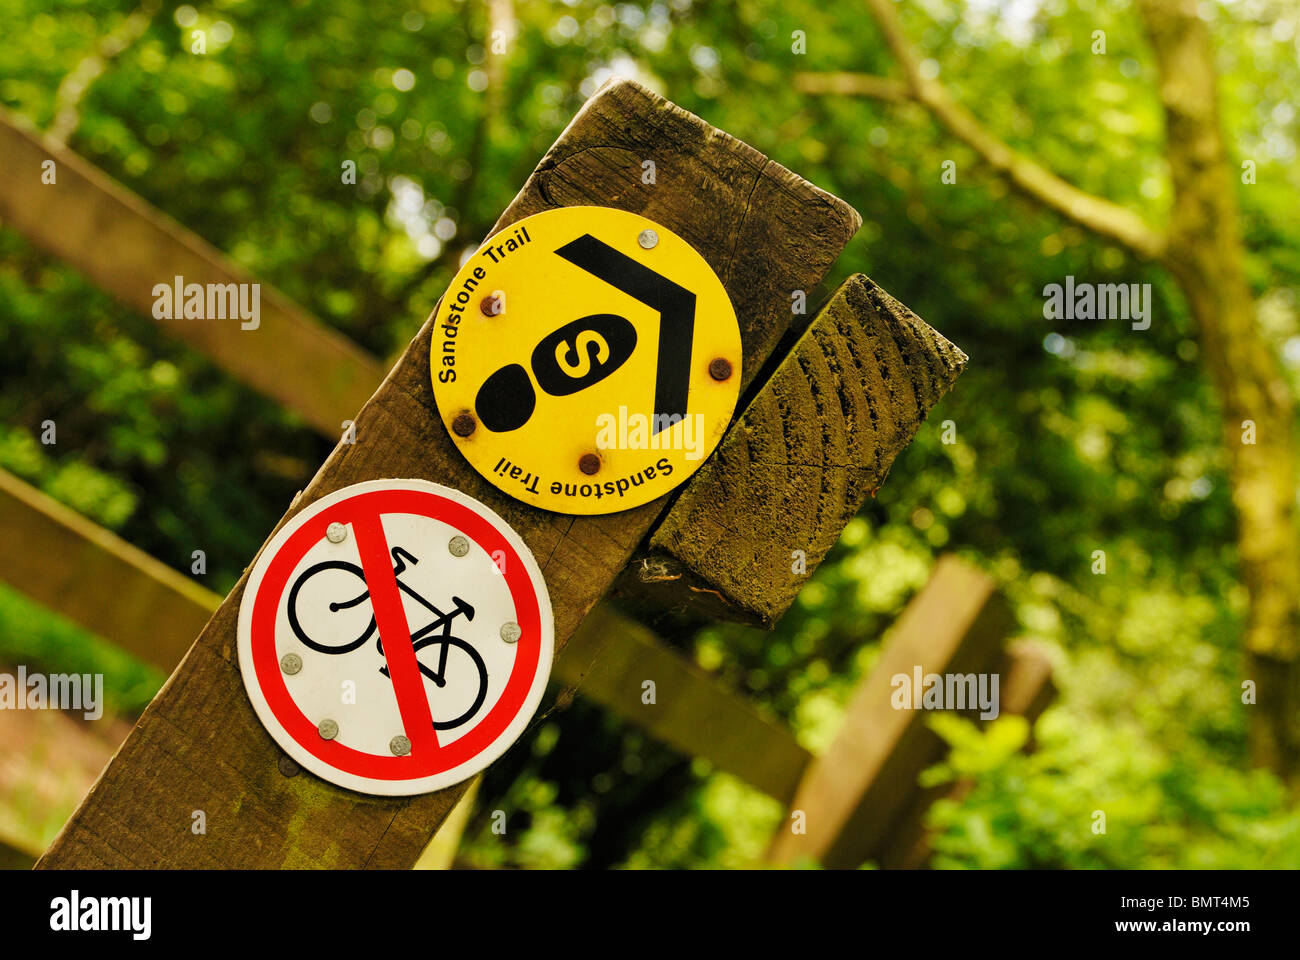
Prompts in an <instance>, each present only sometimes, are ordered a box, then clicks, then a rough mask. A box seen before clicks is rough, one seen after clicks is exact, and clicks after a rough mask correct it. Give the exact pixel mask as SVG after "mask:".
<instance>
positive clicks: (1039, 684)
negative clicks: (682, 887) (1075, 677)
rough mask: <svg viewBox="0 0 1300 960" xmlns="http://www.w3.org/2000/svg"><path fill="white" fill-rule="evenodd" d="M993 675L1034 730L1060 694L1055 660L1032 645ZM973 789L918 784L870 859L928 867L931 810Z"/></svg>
mask: <svg viewBox="0 0 1300 960" xmlns="http://www.w3.org/2000/svg"><path fill="white" fill-rule="evenodd" d="M995 672H996V673H998V675H999V676H1001V678H1002V681H1001V699H1002V713H1004V714H1014V715H1016V716H1021V717H1024V718H1025V720H1026V721H1028V723H1029V725H1030V728H1031V730H1032V728H1033V724H1034V721H1035V720H1037V719H1038V717H1039V715H1040V714H1042V712H1043V711H1044V710H1045V709H1047V706H1048V705H1049V704H1050V703H1051V702H1052V698H1053V697H1054V696H1055V693H1056V691H1055V687H1054V685H1053V684H1052V664H1051V661H1050V660H1048V658H1047V655H1046V654H1045V653H1043V651H1042V650H1040V649H1038V648H1036V647H1035V646H1034V645H1033V644H1030V643H1015V644H1012V645H1011V646H1010V647H1009V648H1008V649H1007V651H1006V652H1005V653H1004V654H1003V655H1002V657H1001V658H1000V660H999V661H998V665H997V667H996V668H995ZM1032 745H1033V740H1032V736H1031V738H1030V743H1029V744H1027V745H1026V748H1025V749H1027V750H1028V749H1031V748H1032ZM973 786H974V785H973V784H972V783H970V782H969V781H961V782H958V783H955V784H950V783H945V784H941V785H939V786H936V787H921V786H920V785H919V784H917V785H916V787H915V790H914V791H913V793H912V797H911V799H910V800H909V801H908V802H907V804H906V805H905V809H904V810H903V812H902V813H901V814H900V815H899V816H898V817H896V818H895V820H894V823H893V824H892V825H891V826H890V828H889V829H888V830H886V831H885V835H884V837H883V838H882V842H881V844H880V845H879V846H878V847H877V848H876V849H874V850H871V851H869V852H868V853H867V858H868V859H871V860H874V861H875V862H876V863H877V865H879V866H881V867H884V868H886V869H900V870H916V869H919V868H921V867H923V866H925V864H926V862H927V861H928V860H929V859H930V853H931V849H932V846H933V841H934V835H933V833H932V832H931V831H930V830H929V828H928V827H927V826H926V824H925V818H926V814H927V813H929V811H930V807H931V806H933V805H934V803H935V802H936V801H937V800H940V799H948V800H956V801H960V800H961V799H963V798H964V797H966V796H967V795H968V794H969V793H970V791H971V789H972V787H973Z"/></svg>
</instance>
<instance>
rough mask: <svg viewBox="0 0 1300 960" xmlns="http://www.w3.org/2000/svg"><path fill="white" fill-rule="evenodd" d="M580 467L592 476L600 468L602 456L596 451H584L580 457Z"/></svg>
mask: <svg viewBox="0 0 1300 960" xmlns="http://www.w3.org/2000/svg"><path fill="white" fill-rule="evenodd" d="M578 469H579V470H581V471H582V472H583V473H585V474H586V475H587V476H589V477H590V476H591V475H592V474H594V473H595V472H596V471H597V470H599V469H600V457H598V456H596V455H595V454H594V453H584V454H583V455H582V456H581V457H579V458H578Z"/></svg>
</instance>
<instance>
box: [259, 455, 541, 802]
mask: <svg viewBox="0 0 1300 960" xmlns="http://www.w3.org/2000/svg"><path fill="white" fill-rule="evenodd" d="M553 649H554V628H553V622H552V617H551V603H550V598H549V596H548V594H547V592H546V583H545V581H544V580H543V578H542V572H541V570H540V569H539V568H538V566H537V563H536V561H535V560H534V559H533V556H532V554H531V553H530V552H529V550H528V548H527V547H526V546H525V545H524V542H523V541H522V540H521V539H520V538H519V536H518V535H517V534H516V533H515V532H514V531H513V530H512V529H510V527H509V526H507V525H506V523H505V521H503V520H502V519H501V518H500V517H498V516H497V515H496V514H495V513H493V512H492V511H491V510H489V509H488V508H487V507H485V506H484V505H483V504H481V503H479V502H477V501H476V500H473V499H472V498H470V497H467V496H465V495H464V494H462V493H459V492H457V491H455V490H451V489H449V488H447V487H443V486H440V485H439V484H436V483H430V482H428V481H425V480H372V481H368V482H366V483H358V484H354V485H353V486H350V487H345V488H344V489H342V490H339V491H336V492H335V493H332V494H329V495H328V496H326V497H322V498H321V499H320V500H318V501H316V502H315V503H313V504H311V505H310V506H309V507H307V508H306V509H304V510H302V511H301V512H299V513H298V514H297V515H295V516H294V517H293V518H292V519H291V520H290V521H289V522H288V523H286V524H285V525H284V526H283V527H282V528H281V529H280V530H279V532H277V533H276V535H275V536H274V537H273V538H272V540H271V542H270V543H269V544H267V546H266V549H265V550H263V551H262V554H261V556H260V557H259V558H258V560H257V564H256V565H255V566H254V568H253V571H252V573H251V574H250V575H249V578H248V584H247V587H246V588H245V591H244V598H243V601H242V603H241V605H240V608H239V666H240V671H241V672H242V674H243V678H244V686H245V688H246V689H247V690H248V696H249V699H250V700H251V701H252V703H253V708H254V709H255V710H256V711H257V715H258V717H259V718H260V719H261V721H262V723H263V725H264V726H265V727H266V729H267V730H268V731H269V732H270V734H271V736H272V737H274V738H275V740H276V742H277V743H278V744H279V745H280V746H281V747H282V748H283V749H284V751H285V752H286V753H288V754H289V756H291V757H292V758H293V759H294V760H296V761H297V762H298V763H299V764H301V765H302V766H303V767H305V768H306V769H308V770H310V771H311V772H313V773H315V774H316V775H317V776H320V777H322V778H324V779H326V780H329V781H330V782H332V783H336V784H338V785H339V786H342V787H347V788H349V789H351V790H357V791H360V792H362V793H374V794H386V795H407V794H415V793H428V792H430V791H433V790H439V789H442V788H443V787H447V786H451V785H452V784H455V783H459V782H460V781H462V780H465V779H467V778H468V777H470V776H472V775H473V774H475V773H478V772H479V771H480V770H482V769H483V768H484V767H486V766H487V765H488V764H490V763H491V762H492V761H493V760H495V759H496V758H497V757H499V756H500V755H501V754H502V753H504V752H505V751H506V750H507V749H508V748H509V747H510V745H511V744H512V743H514V741H515V740H516V739H517V738H518V737H519V735H520V734H521V733H522V732H523V730H524V728H525V726H526V725H527V724H528V721H529V720H530V719H532V716H533V714H534V713H535V712H536V710H537V705H538V703H539V702H540V701H541V698H542V694H543V692H544V691H545V689H546V681H547V678H548V677H549V675H550V671H551V657H552V653H553Z"/></svg>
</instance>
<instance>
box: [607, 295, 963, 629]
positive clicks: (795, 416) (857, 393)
mask: <svg viewBox="0 0 1300 960" xmlns="http://www.w3.org/2000/svg"><path fill="white" fill-rule="evenodd" d="M965 363H966V355H965V354H964V353H962V352H961V351H960V350H958V349H957V348H956V347H955V346H953V345H952V344H951V343H949V342H948V341H947V340H945V339H944V338H943V337H942V336H941V335H940V334H939V333H938V332H937V331H935V330H934V329H933V328H931V327H930V326H929V325H928V324H927V323H926V322H925V321H924V320H921V319H920V318H919V317H917V316H916V315H915V314H914V313H912V311H910V310H908V309H907V308H906V307H905V306H903V305H902V304H901V303H899V302H898V301H897V300H895V299H894V298H893V297H891V296H890V295H889V294H887V293H885V291H883V290H881V289H880V288H879V287H878V286H876V285H875V284H874V283H872V282H871V281H870V280H869V279H867V278H866V277H864V276H862V275H861V274H858V275H856V276H853V277H850V278H849V279H848V280H847V281H845V282H844V284H842V285H841V286H840V288H839V289H838V290H836V292H835V295H834V296H833V297H831V299H830V300H829V302H828V303H827V304H826V306H825V307H823V308H822V310H821V311H820V313H818V315H817V317H816V318H815V319H814V320H813V322H812V324H811V325H810V326H809V328H808V330H807V331H806V332H805V333H804V335H803V336H802V337H801V338H800V339H799V342H798V343H797V344H796V345H795V347H794V349H793V351H791V353H790V354H789V355H788V356H787V357H785V359H784V360H783V361H782V362H781V365H780V367H778V369H777V371H776V373H775V374H774V375H773V376H772V379H771V380H770V381H769V382H768V383H767V384H766V385H765V387H764V388H763V390H762V391H761V392H760V393H759V394H758V396H756V397H755V398H754V400H753V402H752V403H751V404H750V405H749V407H748V408H747V409H746V410H745V412H744V414H743V415H742V416H741V417H740V419H739V420H738V421H737V423H736V426H735V428H734V429H733V430H732V431H731V432H730V433H728V434H727V436H726V437H725V438H724V440H723V442H722V444H721V446H720V447H719V449H718V451H717V453H715V454H714V455H713V457H712V458H711V459H710V460H709V462H708V463H706V464H705V465H704V466H703V467H701V468H700V471H699V474H698V475H697V476H696V478H695V480H694V481H693V482H692V483H691V484H690V486H688V487H687V488H686V490H685V491H684V492H683V493H682V495H681V497H680V498H679V499H678V501H677V503H676V505H675V506H674V507H673V509H672V511H671V512H669V514H668V515H667V517H665V518H664V520H663V522H662V523H660V525H659V526H658V528H657V529H656V530H655V532H654V534H653V536H652V537H651V539H650V550H649V552H648V553H645V554H641V555H638V556H637V558H636V559H635V560H634V561H633V563H632V565H631V566H630V567H629V568H628V570H627V572H626V573H625V574H624V575H623V576H622V577H621V578H620V580H619V583H618V590H619V591H620V592H621V593H622V594H623V595H625V596H627V597H629V598H631V599H632V600H633V601H634V602H635V603H636V604H637V605H638V606H645V607H648V608H654V609H662V608H663V607H686V608H689V609H692V610H694V611H696V612H698V613H699V614H700V615H702V616H706V617H723V618H728V619H733V620H741V621H745V622H750V623H757V624H762V625H764V626H771V625H772V624H774V623H775V622H776V621H777V620H779V619H780V618H781V615H782V614H783V613H785V611H786V609H787V608H788V607H789V606H790V604H791V603H792V602H794V598H795V596H796V595H797V594H798V593H799V591H800V590H801V589H802V588H803V585H804V584H805V583H806V582H807V580H808V576H810V575H811V574H812V572H813V571H814V570H815V569H816V568H817V565H818V564H819V563H821V561H822V558H824V557H825V556H826V553H827V551H829V550H830V548H831V546H833V545H834V543H835V541H836V540H838V539H839V536H840V531H841V530H843V529H844V525H845V524H846V523H848V522H849V520H851V519H852V518H853V515H854V514H855V513H857V511H858V509H859V508H860V507H861V506H862V503H863V501H864V500H865V499H866V498H867V496H868V495H874V494H875V491H876V490H877V489H878V488H879V487H880V485H881V484H882V483H884V482H885V477H886V475H887V474H888V473H889V468H890V465H891V464H892V463H893V462H894V457H895V456H897V455H898V453H899V451H901V450H902V449H903V448H904V447H905V446H907V444H909V443H910V442H911V440H912V437H913V436H915V434H916V431H917V428H918V427H919V426H920V425H921V423H922V421H924V420H925V417H926V414H927V413H928V412H929V410H930V408H931V407H932V406H934V404H935V403H937V402H938V401H939V399H940V398H941V397H942V396H943V395H944V394H945V393H947V392H948V390H949V389H950V388H951V387H952V384H953V382H954V381H955V380H956V379H957V376H958V374H960V373H961V371H962V368H963V367H964V365H965Z"/></svg>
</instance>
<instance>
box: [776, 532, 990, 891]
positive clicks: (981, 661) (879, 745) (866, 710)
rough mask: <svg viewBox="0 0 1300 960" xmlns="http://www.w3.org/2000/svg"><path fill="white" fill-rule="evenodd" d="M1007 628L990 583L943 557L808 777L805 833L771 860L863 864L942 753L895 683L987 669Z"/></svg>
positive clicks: (802, 792) (797, 804)
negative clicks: (903, 705)
mask: <svg viewBox="0 0 1300 960" xmlns="http://www.w3.org/2000/svg"><path fill="white" fill-rule="evenodd" d="M1011 625H1012V617H1011V613H1010V610H1009V608H1008V607H1007V605H1006V602H1005V601H1004V600H1003V599H1002V598H1001V596H1000V595H999V594H998V592H997V590H996V585H995V584H994V583H993V581H992V580H991V579H990V578H989V577H987V576H985V575H984V574H983V573H981V572H980V571H978V570H976V569H974V568H973V567H970V566H968V565H967V564H965V563H963V562H962V561H960V560H957V559H956V558H955V557H951V556H946V557H943V558H941V559H940V561H939V563H938V565H937V566H936V567H935V570H934V574H933V575H932V576H931V577H930V580H929V582H928V583H927V584H926V585H925V587H924V588H923V589H922V590H921V592H920V593H919V594H918V595H917V596H916V597H915V598H914V599H913V600H912V602H911V603H909V604H908V605H907V607H906V609H905V610H904V611H903V614H902V616H901V617H900V618H899V620H898V623H897V624H896V625H895V627H894V629H893V631H892V633H891V635H890V637H889V639H888V640H887V642H886V644H885V647H884V650H882V651H881V655H880V660H879V661H878V662H877V664H876V666H875V668H874V669H873V670H872V671H871V673H870V674H869V675H868V676H867V678H866V679H865V680H863V681H862V683H861V685H860V686H859V688H858V690H857V692H856V693H855V694H854V697H853V700H852V702H851V703H850V705H849V709H848V712H847V714H846V717H845V721H844V726H843V728H842V730H841V731H840V734H839V736H838V737H837V738H836V739H835V741H834V742H833V743H832V744H831V746H830V748H829V749H828V750H827V751H826V752H825V753H824V754H822V755H820V756H818V757H817V758H816V759H815V760H814V761H813V762H812V763H811V764H809V766H808V769H807V770H806V771H805V773H804V777H803V780H802V781H801V782H800V784H799V787H798V790H797V791H796V793H795V798H794V800H793V801H792V802H791V805H790V806H791V810H792V811H795V810H801V811H803V813H804V818H805V824H806V828H807V832H806V833H803V834H796V833H794V832H793V831H792V829H791V823H792V821H790V820H787V821H786V823H785V824H783V825H782V827H781V828H779V829H778V830H777V832H776V835H775V836H774V837H773V840H772V845H771V847H770V848H769V851H768V859H769V860H770V861H771V862H773V863H779V864H790V863H795V862H798V861H801V860H814V861H817V862H820V863H821V864H822V865H823V866H826V867H830V868H849V867H857V866H859V865H860V864H861V863H863V861H865V860H866V859H867V856H868V854H869V853H870V852H871V851H872V850H875V849H877V847H878V845H879V844H880V843H881V840H882V838H883V837H884V836H885V835H886V831H887V830H888V828H889V825H890V823H891V822H892V820H893V818H894V817H895V816H897V815H898V813H899V812H900V811H901V810H903V809H905V807H906V804H907V802H908V800H909V798H910V797H911V796H912V795H913V793H914V790H915V784H916V778H917V775H918V774H920V772H921V771H922V770H924V769H925V768H926V767H928V766H930V765H931V764H933V763H934V762H935V761H936V760H937V759H938V757H939V756H941V755H942V750H943V743H942V741H941V740H940V739H939V738H938V737H937V736H936V735H935V734H934V733H933V732H932V731H931V730H930V729H929V728H928V727H927V726H926V724H925V719H926V715H927V714H926V711H924V710H896V709H894V707H893V706H892V704H891V702H890V699H891V694H892V693H893V688H892V685H891V680H892V678H893V677H894V676H896V675H897V674H905V675H907V676H909V677H911V676H912V675H913V672H914V669H915V668H916V667H920V668H921V673H922V675H925V674H929V673H938V674H945V673H977V672H981V671H984V670H987V669H988V665H990V664H992V663H994V662H995V661H994V657H995V654H996V651H997V649H998V647H999V645H1000V643H1001V641H1002V639H1003V637H1004V636H1005V635H1006V633H1007V632H1008V630H1009V629H1010V627H1011Z"/></svg>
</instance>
